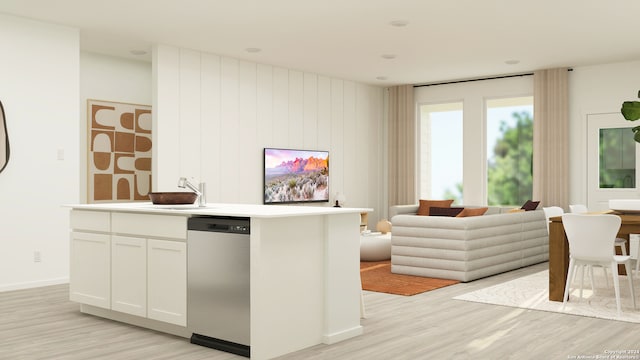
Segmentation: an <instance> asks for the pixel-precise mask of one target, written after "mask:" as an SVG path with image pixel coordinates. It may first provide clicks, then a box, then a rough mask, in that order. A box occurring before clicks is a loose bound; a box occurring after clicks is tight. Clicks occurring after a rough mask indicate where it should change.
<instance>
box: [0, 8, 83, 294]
mask: <svg viewBox="0 0 640 360" xmlns="http://www.w3.org/2000/svg"><path fill="white" fill-rule="evenodd" d="M0 44H2V56H0V79H2V85H1V86H0V100H1V101H2V103H3V105H4V109H5V114H6V120H7V128H8V133H9V141H10V146H11V158H10V160H9V163H8V165H7V167H6V168H5V170H4V171H3V172H2V173H0V229H1V230H0V291H2V290H9V289H17V288H25V287H34V286H42V285H48V284H55V283H61V282H66V281H68V273H69V272H68V267H69V255H68V253H69V246H68V244H69V236H68V228H69V227H68V224H69V215H68V213H69V211H68V209H66V208H63V207H62V206H61V205H62V204H66V203H76V202H78V190H77V189H78V186H79V184H78V161H79V160H78V159H79V154H78V143H79V138H78V134H79V128H78V126H79V125H78V117H79V109H78V98H79V71H78V69H79V50H78V49H79V34H78V31H77V30H76V29H71V28H67V27H62V26H56V25H49V24H43V23H39V22H34V21H29V20H25V19H22V18H17V17H12V16H7V15H2V14H0ZM59 156H60V157H62V159H59ZM35 251H39V252H40V254H41V262H38V263H35V262H34V252H35Z"/></svg>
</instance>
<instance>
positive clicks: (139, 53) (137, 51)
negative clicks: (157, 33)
mask: <svg viewBox="0 0 640 360" xmlns="http://www.w3.org/2000/svg"><path fill="white" fill-rule="evenodd" d="M129 53H130V54H131V55H136V56H140V55H147V52H146V51H144V50H131V51H129Z"/></svg>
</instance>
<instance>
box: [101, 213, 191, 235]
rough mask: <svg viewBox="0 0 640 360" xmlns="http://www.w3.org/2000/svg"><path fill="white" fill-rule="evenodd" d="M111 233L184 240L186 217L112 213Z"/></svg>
mask: <svg viewBox="0 0 640 360" xmlns="http://www.w3.org/2000/svg"><path fill="white" fill-rule="evenodd" d="M111 231H112V232H113V233H114V234H129V235H140V236H145V237H156V238H158V237H159V238H172V239H181V240H186V239H187V217H186V216H179V215H176V216H174V215H153V214H133V213H120V212H114V213H112V215H111Z"/></svg>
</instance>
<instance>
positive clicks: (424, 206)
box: [417, 199, 453, 216]
mask: <svg viewBox="0 0 640 360" xmlns="http://www.w3.org/2000/svg"><path fill="white" fill-rule="evenodd" d="M451 203H453V199H451V200H420V206H419V207H418V213H417V214H418V215H423V216H429V208H430V207H432V206H435V207H451Z"/></svg>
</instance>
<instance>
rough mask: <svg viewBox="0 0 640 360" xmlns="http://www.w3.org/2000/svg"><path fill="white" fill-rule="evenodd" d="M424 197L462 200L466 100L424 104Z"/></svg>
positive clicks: (421, 171)
mask: <svg viewBox="0 0 640 360" xmlns="http://www.w3.org/2000/svg"><path fill="white" fill-rule="evenodd" d="M419 109H420V123H419V127H420V139H419V144H420V156H419V159H420V165H419V168H420V170H419V171H420V172H419V174H420V175H419V177H420V180H419V184H420V192H419V194H420V198H421V199H454V203H456V204H461V203H462V166H463V164H462V142H463V141H462V140H463V139H462V102H454V103H444V104H430V105H420V108H419Z"/></svg>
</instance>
